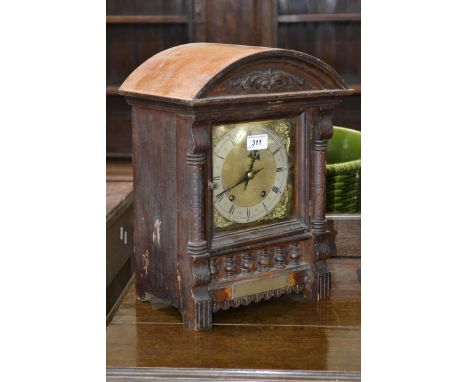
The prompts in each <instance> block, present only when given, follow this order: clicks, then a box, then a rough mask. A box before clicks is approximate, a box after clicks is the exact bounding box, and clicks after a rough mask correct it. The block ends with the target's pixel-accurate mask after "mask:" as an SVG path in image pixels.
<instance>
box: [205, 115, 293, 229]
mask: <svg viewBox="0 0 468 382" xmlns="http://www.w3.org/2000/svg"><path fill="white" fill-rule="evenodd" d="M289 167H290V166H289V155H288V150H287V148H286V147H285V145H284V143H283V141H282V139H281V137H280V136H279V135H278V134H277V133H276V132H274V131H273V130H272V129H270V128H268V127H267V125H265V123H262V122H258V123H248V124H240V125H234V127H233V128H231V129H228V131H227V132H226V133H225V134H224V135H223V136H222V137H221V138H220V139H219V141H218V142H217V143H216V145H215V146H214V148H213V167H212V173H213V178H212V180H213V183H214V185H215V189H214V191H213V204H214V207H215V209H216V211H217V212H218V213H219V214H220V215H221V216H222V217H223V218H225V219H226V220H227V221H230V222H235V223H241V224H242V223H252V222H255V221H258V220H260V219H262V218H264V217H265V216H266V215H267V214H269V213H270V212H271V211H273V210H274V209H275V207H276V206H277V205H278V203H279V201H280V200H281V198H282V196H283V195H284V193H286V192H287V185H288V177H289Z"/></svg>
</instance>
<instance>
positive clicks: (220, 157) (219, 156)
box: [214, 153, 224, 159]
mask: <svg viewBox="0 0 468 382" xmlns="http://www.w3.org/2000/svg"><path fill="white" fill-rule="evenodd" d="M214 155H216V156H217V157H218V158H219V159H224V158H223V157H222V156H221V155H218V154H216V153H214Z"/></svg>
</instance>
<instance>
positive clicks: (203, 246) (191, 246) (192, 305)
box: [184, 123, 212, 330]
mask: <svg viewBox="0 0 468 382" xmlns="http://www.w3.org/2000/svg"><path fill="white" fill-rule="evenodd" d="M208 127H209V126H204V125H202V124H199V123H194V125H193V126H192V138H193V149H192V151H191V152H189V153H187V154H186V164H187V166H188V167H189V175H190V179H189V181H190V190H191V193H190V201H189V208H190V212H189V226H188V232H189V235H188V236H189V241H188V243H187V255H188V256H190V258H191V261H190V265H191V269H192V282H191V286H192V288H191V296H190V299H189V300H190V301H189V302H188V306H187V308H188V309H187V312H186V314H185V317H184V324H185V325H186V326H188V327H189V328H191V329H196V330H201V329H208V328H211V324H212V321H211V316H212V301H211V298H210V297H209V295H208V288H207V284H208V283H209V282H210V280H211V274H210V267H209V254H208V247H207V242H206V240H205V230H204V197H205V195H204V188H205V165H206V155H207V151H208V150H209V147H210V141H209V133H208V131H207V129H208Z"/></svg>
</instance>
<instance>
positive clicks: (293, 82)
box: [119, 44, 352, 330]
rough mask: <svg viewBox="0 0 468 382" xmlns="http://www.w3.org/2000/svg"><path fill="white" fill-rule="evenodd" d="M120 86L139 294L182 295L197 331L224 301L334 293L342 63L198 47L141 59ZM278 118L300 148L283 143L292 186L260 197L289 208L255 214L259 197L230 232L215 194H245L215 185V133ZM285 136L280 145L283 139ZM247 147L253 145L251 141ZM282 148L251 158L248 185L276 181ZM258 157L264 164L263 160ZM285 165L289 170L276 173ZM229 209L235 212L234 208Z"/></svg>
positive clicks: (179, 302)
mask: <svg viewBox="0 0 468 382" xmlns="http://www.w3.org/2000/svg"><path fill="white" fill-rule="evenodd" d="M206 57H210V59H209V60H207V59H206ZM181 83H183V84H184V86H180V84H181ZM119 92H120V94H123V95H125V96H126V97H127V102H128V103H129V104H130V105H131V106H132V112H133V162H134V198H135V250H136V257H137V258H138V261H136V289H137V295H138V296H140V298H141V297H142V296H145V295H154V296H156V297H158V298H160V299H163V300H165V301H167V302H169V303H171V304H172V305H174V306H175V307H177V308H178V309H179V310H180V312H181V313H182V318H183V321H184V323H185V325H186V327H187V328H189V329H195V330H201V329H208V328H210V327H211V326H212V315H213V313H214V312H216V311H218V310H220V309H228V308H235V307H238V306H239V305H245V304H249V303H252V302H258V301H260V300H268V299H270V298H272V297H275V296H280V295H282V294H285V293H300V292H303V293H304V296H305V298H306V299H308V300H311V301H316V300H317V299H321V298H327V297H328V296H329V290H330V272H329V270H328V267H327V258H328V256H329V255H330V243H329V233H328V231H327V230H326V221H325V164H326V149H327V141H328V139H329V138H330V137H331V133H332V119H331V118H332V112H333V109H334V107H335V106H336V105H337V104H338V103H339V102H340V100H341V98H342V97H344V96H346V95H349V94H352V90H350V89H348V88H347V86H346V84H345V83H344V81H343V80H342V79H341V77H340V76H339V75H338V74H337V73H336V72H335V71H334V70H333V69H331V68H330V67H329V66H328V65H326V64H325V63H323V62H322V61H320V60H318V59H316V58H314V57H311V56H308V55H306V54H302V53H299V52H292V51H287V50H282V49H273V48H264V47H249V46H237V45H223V44H187V45H181V46H178V47H174V48H171V49H168V50H166V51H163V52H161V53H158V54H157V55H155V56H153V57H152V58H150V59H149V60H147V61H146V62H144V63H143V64H141V66H140V67H138V68H137V69H136V70H135V71H134V72H133V73H132V74H130V76H129V77H128V78H127V80H126V81H125V82H124V83H123V84H122V86H121V88H120V90H119ZM277 120H287V121H289V122H288V123H289V125H288V126H289V127H288V129H289V130H288V133H287V134H288V135H287V139H288V147H289V144H290V145H291V150H290V151H284V153H287V155H288V157H286V156H285V157H284V160H286V161H290V163H291V166H292V167H291V168H290V169H289V170H288V171H289V172H287V174H290V175H288V178H287V179H288V182H287V186H283V188H282V189H280V188H279V187H277V186H276V185H275V186H274V187H273V188H272V191H270V189H262V188H261V189H259V191H258V192H259V193H258V194H255V195H257V196H256V197H258V198H264V197H265V201H266V200H267V199H266V197H267V195H268V193H269V192H274V193H278V192H284V193H286V192H287V193H288V198H287V200H288V203H289V204H288V205H287V207H286V205H285V207H284V208H286V210H287V213H283V214H282V215H281V217H280V218H278V219H276V220H275V219H272V220H264V221H262V220H261V219H258V220H256V221H253V222H250V221H249V217H250V214H251V211H250V209H249V208H253V207H251V204H248V206H247V209H246V211H247V220H246V222H242V219H241V218H238V219H237V220H238V221H239V222H237V223H235V224H231V225H228V226H227V228H223V229H220V228H219V227H217V226H216V224H215V223H214V218H213V217H214V215H215V212H216V211H217V208H218V207H217V206H216V205H215V201H216V200H217V199H216V198H214V195H215V196H216V195H217V194H218V195H220V199H222V197H224V196H226V197H227V195H229V198H230V199H229V200H230V201H232V200H234V198H235V195H234V194H235V193H233V191H232V188H233V187H230V188H229V189H226V190H225V191H220V188H219V187H223V188H226V186H224V185H223V184H222V182H221V183H219V182H218V183H219V184H218V183H216V179H218V180H219V177H220V176H219V175H217V176H215V172H216V171H219V168H218V167H219V163H218V162H214V161H213V159H212V158H213V152H214V151H215V148H216V144H217V143H218V141H219V140H216V141H215V142H214V141H213V136H212V134H213V131H214V129H215V128H217V129H219V126H226V127H225V131H233V130H229V129H232V128H233V127H232V126H238V125H239V124H244V125H245V126H246V128H245V129H246V130H245V131H249V130H248V129H249V126H257V125H259V124H262V123H263V125H262V126H267V125H265V122H255V121H273V122H274V121H277ZM249 122H254V124H253V125H252V124H250V125H249ZM273 122H272V123H273ZM268 126H269V125H268ZM254 128H255V127H254ZM217 131H224V130H217ZM236 131H237V130H236ZM262 131H263V130H262ZM266 131H269V130H266ZM271 134H272V135H271V136H272V137H275V136H276V137H278V135H275V134H276V133H273V132H272V133H271ZM267 135H268V134H267ZM245 139H246V138H245ZM271 139H273V138H271ZM275 139H277V140H276V141H275V142H277V143H275V144H276V145H278V150H279V149H280V148H281V147H282V146H281V145H282V143H280V142H282V141H281V139H282V138H281V139H280V138H275ZM272 142H273V141H272ZM235 144H236V143H235V141H234V140H233V143H232V145H235ZM239 145H240V146H239V150H241V151H240V152H242V150H244V148H243V147H244V146H242V145H245V143H242V144H239ZM229 147H231V146H229ZM233 147H234V146H233ZM236 147H237V146H236ZM278 150H276V151H275V150H273V147H272V148H271V153H270V154H268V152H266V151H265V152H262V151H258V153H260V154H259V155H257V154H253V155H252V154H249V157H248V158H249V159H248V160H249V163H250V168H249V169H248V170H247V171H246V172H245V179H244V178H242V179H241V180H240V181H239V182H237V184H239V183H241V182H242V183H243V184H244V186H243V187H245V188H244V190H247V184H249V181H250V182H251V183H250V184H257V185H258V184H260V183H258V182H260V180H257V183H254V180H252V179H255V178H254V176H256V175H255V174H257V173H258V172H260V171H262V170H264V172H263V173H262V174H265V175H264V178H265V179H269V178H267V176H268V175H267V171H270V170H267V167H265V166H266V164H267V163H270V162H271V161H272V160H273V159H269V160H270V162H268V158H269V157H268V155H270V158H274V155H275V154H276V152H278ZM273 151H274V153H273ZM242 155H243V154H242ZM284 155H286V154H284ZM245 157H246V158H247V152H246V154H245ZM306 158H308V159H307V160H306ZM223 160H225V158H223ZM256 160H258V163H263V164H262V166H264V167H262V168H260V167H258V168H257V167H255V165H256V163H257V162H256ZM216 163H218V164H216ZM233 163H234V164H236V163H237V162H236V161H234V162H233ZM271 163H276V162H271ZM278 163H279V162H278ZM216 166H218V167H216ZM247 167H249V166H247ZM256 168H257V169H256ZM249 171H250V172H249ZM282 171H285V168H282V167H281V168H277V169H276V173H278V172H282ZM274 173H275V170H274V169H273V172H272V173H271V174H274ZM249 174H250V175H249ZM224 176H227V175H224ZM262 176H263V175H262ZM213 178H216V179H213ZM258 179H261V178H260V177H259V178H258ZM272 179H273V178H272ZM275 179H276V178H275ZM281 179H282V178H281ZM284 179H286V178H284ZM267 183H268V182H267ZM265 184H266V183H265ZM216 187H218V188H216ZM249 187H250V188H249V190H250V189H254V187H256V186H254V185H251V186H249ZM269 187H271V185H270V186H269ZM239 189H240V187H239ZM281 190H283V191H281ZM260 191H262V192H261V194H260ZM252 192H253V191H252ZM223 194H225V195H223ZM236 195H237V194H236ZM258 195H260V196H258ZM272 195H274V194H272ZM272 200H273V199H272ZM275 200H276V199H275ZM278 200H279V198H278ZM239 203H240V202H239ZM255 203H257V202H255ZM275 203H276V202H275ZM258 205H259V206H261V203H258ZM233 206H234V204H233ZM249 206H250V207H249ZM264 207H265V209H266V208H267V206H266V204H265V203H264ZM219 208H220V207H219ZM245 208H246V207H244V209H245ZM286 210H285V211H286ZM230 211H231V212H230V213H232V214H233V213H234V207H232V209H231V210H230ZM259 211H260V212H261V210H259ZM254 212H255V211H254ZM259 216H260V215H259ZM278 216H279V215H278ZM239 219H241V220H239ZM156 222H158V223H157V224H158V235H157V236H158V239H157V240H156V241H155V240H153V238H154V227H155V224H156ZM142 254H144V255H145V256H146V257H145V259H146V260H144V261H142V257H141V256H143V255H142ZM139 256H140V257H139Z"/></svg>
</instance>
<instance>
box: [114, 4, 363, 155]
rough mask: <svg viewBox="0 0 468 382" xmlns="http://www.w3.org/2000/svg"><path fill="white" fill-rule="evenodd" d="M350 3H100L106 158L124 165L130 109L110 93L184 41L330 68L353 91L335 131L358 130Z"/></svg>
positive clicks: (355, 27)
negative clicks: (284, 54) (277, 51)
mask: <svg viewBox="0 0 468 382" xmlns="http://www.w3.org/2000/svg"><path fill="white" fill-rule="evenodd" d="M360 9H361V6H360V1H358V0H327V1H324V0H107V87H106V93H107V127H106V131H107V147H106V149H107V156H108V158H117V157H124V158H129V159H130V158H131V116H130V107H129V106H128V105H127V104H126V103H125V101H124V100H123V98H122V97H120V96H119V95H117V93H116V90H117V88H118V86H119V85H120V84H121V83H122V82H123V80H124V79H125V78H126V77H127V76H128V75H129V74H130V73H131V72H132V71H133V69H135V68H136V67H137V66H138V65H140V64H141V63H142V62H143V61H145V60H146V59H147V58H149V57H151V56H153V55H154V54H156V53H158V52H160V51H162V50H164V49H167V48H170V47H172V46H176V45H180V44H184V43H188V42H221V43H233V44H246V45H263V46H272V47H280V48H286V49H294V50H299V51H302V52H305V53H309V54H311V55H313V56H315V57H318V58H320V59H321V60H323V61H325V62H326V63H328V64H329V65H331V66H332V67H333V68H334V69H335V70H336V71H337V72H338V73H340V74H341V75H342V76H343V78H344V79H345V80H346V81H347V83H348V85H350V86H351V87H353V88H355V89H358V92H357V94H355V95H353V96H351V97H348V99H346V101H344V102H343V104H342V105H340V106H339V108H338V109H337V111H336V113H335V121H334V122H335V124H337V125H341V126H346V127H351V128H354V129H358V130H359V129H360V125H361V110H360V109H361V99H360V98H361V97H360V88H361V86H360V81H361V59H360V56H361V48H360V46H361V41H360V40H361V23H360V19H361V18H360Z"/></svg>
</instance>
